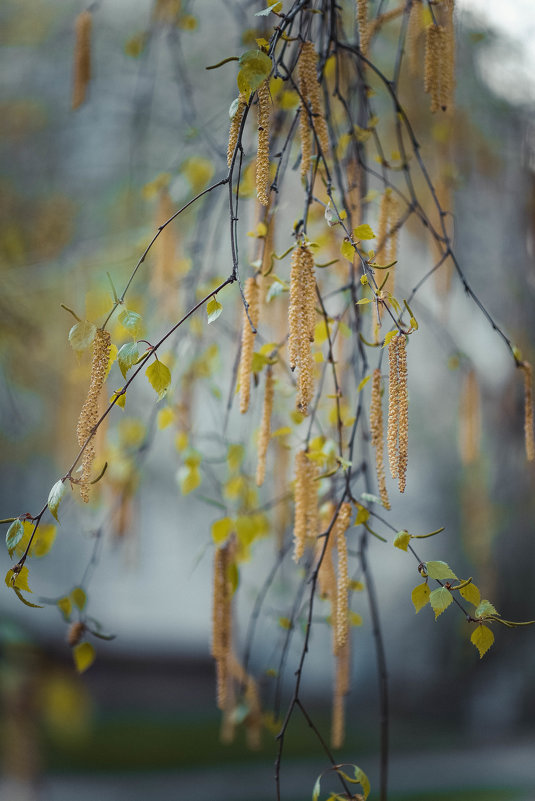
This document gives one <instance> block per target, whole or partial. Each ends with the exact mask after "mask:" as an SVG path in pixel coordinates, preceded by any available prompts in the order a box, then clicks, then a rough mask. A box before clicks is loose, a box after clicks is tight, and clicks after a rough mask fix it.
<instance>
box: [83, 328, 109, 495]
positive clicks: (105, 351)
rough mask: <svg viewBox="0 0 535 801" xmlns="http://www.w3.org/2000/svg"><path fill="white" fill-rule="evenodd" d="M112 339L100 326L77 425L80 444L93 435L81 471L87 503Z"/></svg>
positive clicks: (84, 455)
mask: <svg viewBox="0 0 535 801" xmlns="http://www.w3.org/2000/svg"><path fill="white" fill-rule="evenodd" d="M110 347H111V339H110V334H109V332H108V331H104V330H103V329H102V328H99V329H98V331H97V333H96V335H95V339H94V342H93V358H92V361H91V378H90V381H89V390H88V393H87V398H86V400H85V403H84V405H83V406H82V411H81V412H80V417H79V418H78V425H77V427H76V436H77V438H78V445H79V446H80V448H83V446H84V444H85V443H86V442H87V440H88V438H89V437H91V439H90V441H89V442H88V444H87V446H86V448H85V450H84V452H83V454H82V464H81V471H80V478H79V483H80V496H81V498H82V500H83V501H84V502H85V503H87V502H88V501H89V479H90V476H91V467H92V465H93V460H94V458H95V444H94V430H93V429H94V427H95V426H96V424H97V422H98V408H99V407H98V401H99V396H100V393H101V391H102V387H103V386H104V381H105V379H106V370H107V368H108V362H109V359H110Z"/></svg>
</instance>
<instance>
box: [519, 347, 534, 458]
mask: <svg viewBox="0 0 535 801" xmlns="http://www.w3.org/2000/svg"><path fill="white" fill-rule="evenodd" d="M522 370H523V371H524V434H525V440H526V459H527V460H528V462H532V461H533V460H534V459H535V442H534V439H533V374H532V368H531V364H530V363H529V362H523V363H522Z"/></svg>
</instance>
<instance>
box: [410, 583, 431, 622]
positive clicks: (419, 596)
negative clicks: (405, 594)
mask: <svg viewBox="0 0 535 801" xmlns="http://www.w3.org/2000/svg"><path fill="white" fill-rule="evenodd" d="M430 595H431V590H430V589H429V586H428V585H427V582H425V581H424V583H423V584H418V585H417V586H416V587H415V588H414V589H413V591H412V593H411V599H412V602H413V604H414V608H415V610H416V614H418V612H419V611H420V609H423V608H424V606H426V604H427V603H428V602H429V596H430Z"/></svg>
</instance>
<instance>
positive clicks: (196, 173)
mask: <svg viewBox="0 0 535 801" xmlns="http://www.w3.org/2000/svg"><path fill="white" fill-rule="evenodd" d="M182 172H183V173H184V175H185V176H186V178H187V179H188V181H189V182H190V184H191V188H192V189H193V191H194V192H200V191H201V190H202V189H204V188H205V186H206V184H207V183H208V181H209V180H210V178H211V177H212V175H213V174H214V165H213V164H212V162H211V161H209V160H208V159H205V158H202V156H192V157H191V158H189V159H187V160H186V161H185V162H184V164H183V165H182Z"/></svg>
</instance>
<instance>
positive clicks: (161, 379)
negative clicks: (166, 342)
mask: <svg viewBox="0 0 535 801" xmlns="http://www.w3.org/2000/svg"><path fill="white" fill-rule="evenodd" d="M145 375H146V376H147V378H148V379H149V381H150V384H151V386H152V388H153V389H154V391H155V392H156V393H157V395H158V398H159V399H160V400H161V399H162V398H163V397H164V396H165V393H166V392H167V390H168V389H169V384H170V383H171V371H170V370H169V368H168V367H166V366H165V364H164V363H163V362H161V361H160V360H159V359H157V360H156V361H154V362H152V364H149V366H148V367H147V369H146V370H145Z"/></svg>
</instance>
